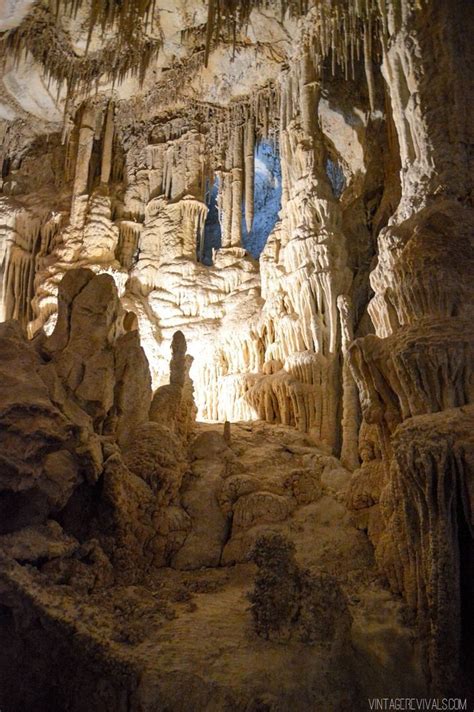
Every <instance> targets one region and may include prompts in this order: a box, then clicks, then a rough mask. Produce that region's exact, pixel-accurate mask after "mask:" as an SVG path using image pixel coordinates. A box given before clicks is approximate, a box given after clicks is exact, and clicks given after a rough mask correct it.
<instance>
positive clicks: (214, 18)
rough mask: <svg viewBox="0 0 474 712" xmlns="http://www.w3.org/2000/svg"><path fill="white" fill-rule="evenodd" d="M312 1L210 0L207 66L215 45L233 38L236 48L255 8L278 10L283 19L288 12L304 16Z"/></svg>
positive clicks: (207, 30) (207, 29)
mask: <svg viewBox="0 0 474 712" xmlns="http://www.w3.org/2000/svg"><path fill="white" fill-rule="evenodd" d="M309 5H310V0H208V12H207V28H206V49H205V60H204V61H205V64H206V66H207V62H208V59H209V54H210V51H211V49H212V46H213V45H214V44H218V43H219V41H221V39H224V41H226V40H227V39H228V38H229V37H231V38H232V43H233V45H234V47H235V45H236V41H237V33H238V32H239V30H240V29H242V28H244V27H245V26H246V25H247V23H248V21H249V18H250V13H251V12H252V10H253V9H254V8H264V9H265V8H272V7H274V8H277V9H278V10H279V12H280V14H281V16H282V17H283V16H284V15H285V14H286V13H287V12H290V13H291V14H292V15H304V14H305V13H306V12H307V11H308V8H309Z"/></svg>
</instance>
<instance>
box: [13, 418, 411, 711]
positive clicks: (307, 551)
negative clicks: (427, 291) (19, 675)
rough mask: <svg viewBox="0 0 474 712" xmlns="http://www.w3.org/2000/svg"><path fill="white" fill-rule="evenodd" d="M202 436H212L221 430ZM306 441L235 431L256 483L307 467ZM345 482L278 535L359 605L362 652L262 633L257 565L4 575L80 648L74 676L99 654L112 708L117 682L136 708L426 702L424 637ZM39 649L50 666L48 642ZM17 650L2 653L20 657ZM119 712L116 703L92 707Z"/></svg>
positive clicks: (355, 635) (35, 642)
mask: <svg viewBox="0 0 474 712" xmlns="http://www.w3.org/2000/svg"><path fill="white" fill-rule="evenodd" d="M198 427H199V431H200V432H207V431H209V430H211V429H212V428H214V429H215V428H216V427H217V426H215V425H214V426H212V425H207V424H206V425H204V424H203V425H200V426H198ZM302 438H304V436H302V435H301V434H300V433H297V432H296V431H294V430H291V429H290V428H283V427H282V426H273V427H272V426H269V425H264V424H261V423H256V424H255V423H251V424H238V425H232V448H233V450H234V452H236V453H240V455H239V457H240V460H241V463H242V465H243V466H245V467H252V468H253V472H254V474H255V473H256V474H258V470H259V468H260V469H262V468H263V469H265V470H266V471H267V474H268V469H269V467H271V471H272V472H273V473H274V474H275V475H276V474H277V473H278V469H279V468H283V469H285V470H286V469H288V468H289V467H291V466H294V464H295V463H294V462H293V460H294V458H295V457H296V456H297V455H298V454H299V455H300V454H301V451H300V450H299V448H301V447H308V443H307V441H304V445H302ZM288 439H290V440H291V442H292V445H291V444H290V445H289V444H288V442H289V441H288ZM282 440H284V442H283V444H282ZM292 450H293V452H292ZM343 485H344V483H343V482H342V483H341V472H340V471H339V481H338V482H336V478H335V482H334V488H333V487H331V483H330V481H328V478H325V479H324V482H323V494H322V497H321V498H320V499H318V500H317V501H316V502H311V503H309V504H307V505H306V506H302V507H299V508H298V509H297V510H296V511H295V512H294V513H293V514H292V515H291V516H290V517H289V518H288V519H287V520H286V521H285V522H282V523H278V525H277V526H276V529H277V530H278V531H281V532H283V533H285V534H287V535H288V536H289V537H291V538H292V539H293V541H294V542H295V544H296V548H297V559H298V562H299V563H300V564H301V565H303V566H305V567H307V568H308V569H310V570H314V571H316V570H318V569H320V568H323V569H324V570H325V571H327V572H330V573H332V574H334V575H335V576H337V578H338V580H339V582H340V584H341V586H342V588H343V590H344V592H345V593H346V595H347V597H348V601H349V606H350V610H351V614H352V616H353V625H352V643H351V646H350V649H345V650H344V651H339V652H337V653H329V652H328V650H327V648H325V647H323V646H318V645H312V646H308V645H304V644H303V643H299V642H287V643H284V644H283V643H277V642H271V641H267V640H263V639H262V638H260V637H258V636H257V635H256V633H255V631H254V629H253V625H252V617H251V613H250V603H249V600H248V597H247V594H248V593H249V591H250V590H251V589H252V585H253V580H254V576H255V571H256V568H255V566H254V564H252V563H238V564H235V565H232V566H221V567H217V568H200V569H198V570H188V571H178V570H175V569H172V568H162V569H158V570H155V571H154V572H153V574H151V575H148V576H147V577H146V578H143V579H140V580H136V581H135V582H134V584H133V585H130V584H124V585H115V586H113V587H109V588H105V589H95V590H93V591H90V592H87V591H80V590H77V589H76V588H74V587H72V586H68V585H57V584H55V583H52V582H51V581H50V580H48V579H47V577H46V576H44V574H41V573H40V572H39V570H38V569H37V568H35V567H34V566H31V565H21V564H20V563H17V562H13V561H10V562H9V563H8V566H6V567H5V568H6V570H7V571H6V574H5V576H4V578H5V579H7V580H8V585H9V586H10V588H11V587H14V588H15V589H16V590H17V591H18V592H20V593H21V597H22V598H23V600H24V601H25V607H28V608H29V610H30V617H31V618H35V616H38V617H39V619H40V620H41V626H42V629H44V630H46V631H51V635H53V637H54V638H55V640H62V641H64V643H65V646H66V648H65V650H66V649H67V648H68V646H71V648H72V649H73V650H76V651H80V653H79V652H77V653H76V652H73V653H71V651H70V650H69V649H67V651H66V652H65V653H64V659H66V658H68V656H71V663H70V666H69V667H70V670H69V673H66V672H65V673H64V674H65V675H66V677H67V675H68V674H69V675H71V676H72V677H74V674H75V673H74V670H75V667H76V665H79V663H76V662H75V660H76V655H79V656H80V659H81V661H82V660H83V659H84V656H86V657H88V658H89V664H90V665H92V668H93V669H94V670H95V671H96V672H95V673H94V675H95V677H96V679H97V685H98V686H99V687H100V685H102V686H103V688H104V691H103V693H100V694H102V695H103V696H104V697H103V699H104V700H105V699H106V698H107V696H108V695H110V694H111V693H110V690H109V687H110V679H113V680H116V679H117V676H118V677H119V678H120V680H121V682H120V683H116V682H114V684H113V685H112V686H113V687H114V688H115V691H114V694H116V691H117V688H120V687H121V686H122V687H123V699H126V702H124V703H123V704H124V705H125V706H124V707H123V709H125V710H128V709H130V710H143V711H147V712H148V711H150V712H151V711H152V710H170V711H171V710H172V711H173V712H178V711H180V710H182V711H183V712H184V711H186V712H188V711H190V710H196V712H197V711H198V710H216V711H217V710H247V711H250V710H255V712H256V711H257V710H267V709H268V710H270V709H271V710H282V711H283V710H285V711H288V712H290V710H291V711H299V710H301V711H303V710H328V711H330V710H359V709H360V710H364V709H368V702H367V698H368V697H388V696H391V695H393V696H414V695H417V694H422V693H423V688H422V683H421V682H420V680H421V678H422V676H421V672H420V667H419V658H420V655H419V650H418V648H417V645H416V638H415V634H414V631H413V629H411V628H410V627H409V626H408V625H406V624H405V623H404V615H405V609H404V607H403V605H402V602H401V600H400V599H398V598H397V597H394V596H393V595H392V594H391V593H390V592H389V591H388V590H387V589H386V587H385V586H384V583H383V581H382V580H381V578H380V577H379V575H378V574H377V571H376V568H375V563H374V559H373V554H372V550H371V547H370V545H369V543H368V540H367V538H366V535H365V534H364V533H363V532H361V531H358V530H357V529H356V528H355V527H354V526H353V525H352V523H351V521H350V519H349V515H348V514H347V511H346V509H345V507H344V506H343V503H342V501H343V496H344V486H343ZM273 528H275V527H273ZM29 640H30V642H29V645H30V648H31V646H32V647H33V649H36V650H37V653H38V655H39V656H40V655H41V650H42V648H41V643H40V642H39V637H38V634H32V635H31V636H30V639H29ZM14 652H15V651H12V650H6V649H5V650H4V652H3V654H2V655H3V656H5V655H10V656H13V658H14V657H15V655H14ZM30 654H31V650H30ZM3 669H4V668H3ZM65 670H67V666H66V667H65ZM117 670H119V671H120V674H119V673H117ZM98 671H100V672H98ZM110 671H112V672H110ZM39 674H40V673H39ZM70 685H71V686H72V687H73V686H74V683H73V682H72V681H71V682H70ZM115 704H116V706H117V705H119V703H118V702H117V703H115ZM120 704H121V703H120ZM109 708H110V707H108V706H107V704H106V703H105V702H104V704H103V706H102V708H101V706H100V703H99V705H98V706H97V707H92V706H89V707H88V709H97V710H100V709H104V710H105V709H107V710H108V709H109ZM5 709H6V710H8V706H5ZM38 709H41V705H39V707H38ZM50 709H51V710H53V709H54V705H53V706H50ZM57 709H60V707H58V708H57ZM71 709H81V708H80V707H78V708H76V707H73V708H72V707H71ZM84 709H85V708H84ZM117 709H122V707H120V706H117Z"/></svg>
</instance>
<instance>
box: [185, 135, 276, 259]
mask: <svg viewBox="0 0 474 712" xmlns="http://www.w3.org/2000/svg"><path fill="white" fill-rule="evenodd" d="M219 190H220V180H219V177H218V176H217V175H216V176H215V177H214V181H213V182H211V181H209V180H208V181H207V184H206V197H205V202H206V205H207V207H208V213H207V217H206V222H205V224H204V237H203V240H202V242H201V236H200V235H198V238H197V248H196V249H197V255H198V259H199V261H200V262H202V264H204V265H207V266H210V265H212V253H213V250H218V249H219V248H220V247H221V244H222V241H221V237H222V225H221V221H220V217H219ZM253 192H254V216H253V220H252V226H251V229H250V230H249V229H248V226H247V219H246V210H247V207H246V206H245V205H244V204H243V205H242V225H241V229H242V247H243V248H244V249H245V250H247V252H248V253H249V254H250V255H251V256H252V257H254V258H255V259H257V260H258V258H259V257H260V254H261V252H262V250H263V248H264V247H265V244H266V241H267V239H268V236H269V235H270V233H271V231H272V230H273V228H274V226H275V223H276V221H277V220H278V214H279V211H280V209H281V161H280V154H279V151H278V146H277V143H276V141H274V140H268V139H262V140H260V141H259V142H258V143H257V145H256V146H255V150H254V191H253Z"/></svg>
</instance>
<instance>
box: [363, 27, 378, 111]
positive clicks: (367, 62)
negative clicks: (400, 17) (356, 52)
mask: <svg viewBox="0 0 474 712" xmlns="http://www.w3.org/2000/svg"><path fill="white" fill-rule="evenodd" d="M369 23H370V20H369V21H368V22H367V23H366V24H365V25H364V68H365V76H366V79H367V88H368V90H369V104H370V111H371V112H374V111H375V83H374V74H373V70H372V33H371V30H370V24H369Z"/></svg>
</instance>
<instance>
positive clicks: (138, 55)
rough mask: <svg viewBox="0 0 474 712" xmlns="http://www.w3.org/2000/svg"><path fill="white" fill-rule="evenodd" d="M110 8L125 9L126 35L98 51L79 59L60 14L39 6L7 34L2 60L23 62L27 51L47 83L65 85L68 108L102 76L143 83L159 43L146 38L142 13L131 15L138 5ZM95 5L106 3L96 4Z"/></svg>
mask: <svg viewBox="0 0 474 712" xmlns="http://www.w3.org/2000/svg"><path fill="white" fill-rule="evenodd" d="M112 4H113V5H114V7H115V8H116V10H114V13H115V12H116V11H117V10H119V8H122V10H121V11H120V12H119V15H120V17H123V18H126V19H125V20H124V24H123V25H121V24H120V22H119V27H120V26H121V27H123V28H124V31H123V32H119V33H116V35H115V36H114V37H113V38H112V39H111V40H109V41H108V42H107V43H106V44H105V45H104V47H103V48H102V49H101V50H100V52H95V53H92V54H85V55H83V56H80V57H78V56H77V54H76V53H75V51H74V47H73V45H72V43H71V40H70V37H69V35H68V33H67V32H66V31H65V30H64V29H63V28H62V26H61V24H60V22H59V19H58V16H57V15H56V13H54V12H52V10H51V8H49V7H47V6H44V5H42V4H37V5H35V6H34V8H33V11H32V12H31V13H30V14H28V15H27V16H26V18H25V19H24V20H23V22H22V23H21V24H20V25H19V26H18V27H16V28H14V29H12V30H10V31H9V32H7V33H5V36H4V38H3V39H2V44H3V49H4V55H5V56H7V53H10V54H12V55H13V58H14V59H15V61H16V62H19V61H20V60H21V59H22V57H23V56H24V55H25V54H26V53H27V52H31V54H32V55H33V57H34V58H35V59H36V60H37V61H38V62H39V63H40V64H41V65H42V66H43V67H44V70H45V74H46V78H47V79H48V80H49V79H50V78H54V79H55V80H56V81H57V82H58V84H59V85H60V86H61V85H62V84H66V86H67V92H68V98H67V100H66V106H67V105H68V99H69V97H71V96H72V95H74V96H75V98H77V96H78V95H81V94H84V95H86V94H87V93H88V92H89V90H90V88H91V86H92V85H93V84H94V83H95V82H97V81H98V80H99V79H100V78H102V77H105V78H106V79H107V80H111V81H114V82H117V81H118V82H120V81H122V80H123V79H124V78H125V76H126V75H127V74H128V73H132V74H133V75H135V76H137V77H138V78H139V80H140V81H141V82H142V81H143V79H144V75H145V72H146V69H147V67H148V66H149V64H150V62H151V60H152V59H153V58H154V57H155V56H156V54H157V53H158V51H159V49H160V46H161V43H160V42H159V41H157V40H154V39H149V38H148V37H147V36H146V34H145V32H144V30H143V28H142V26H141V22H140V13H136V12H135V10H133V7H132V6H133V5H134V3H133V2H132V1H131V0H129V1H128V2H126V3H125V4H124V5H122V4H121V5H117V4H116V3H112ZM97 5H104V3H97V2H96V6H97ZM139 6H143V2H140V3H138V4H137V5H136V8H138V7H139ZM58 7H59V5H58ZM136 8H135V9H136ZM117 18H118V15H114V16H113V17H112V18H111V20H110V21H112V23H113V22H115V19H117ZM5 50H6V51H5Z"/></svg>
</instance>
